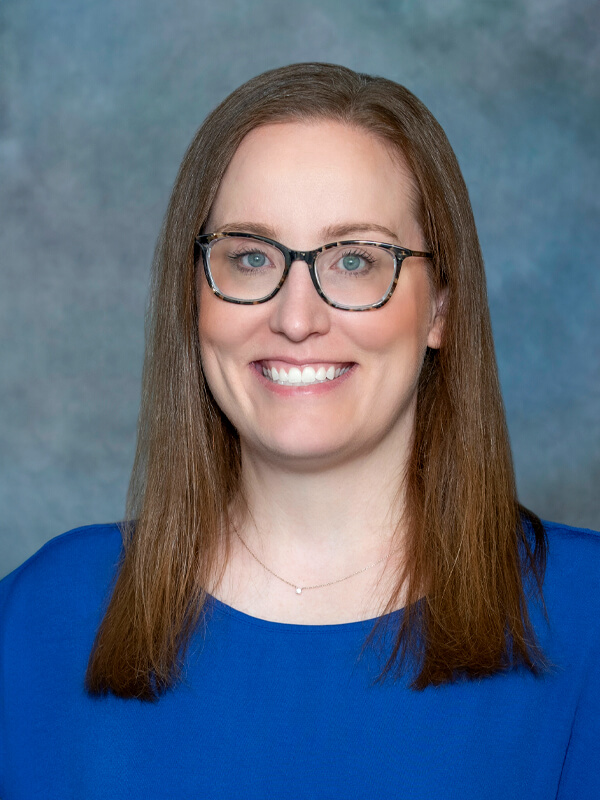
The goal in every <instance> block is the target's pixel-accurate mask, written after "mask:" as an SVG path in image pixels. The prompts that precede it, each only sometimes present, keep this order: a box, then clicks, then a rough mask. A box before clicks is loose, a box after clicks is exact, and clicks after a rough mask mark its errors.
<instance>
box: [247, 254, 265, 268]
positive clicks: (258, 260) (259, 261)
mask: <svg viewBox="0 0 600 800" xmlns="http://www.w3.org/2000/svg"><path fill="white" fill-rule="evenodd" d="M266 263H267V257H266V256H265V254H264V253H258V252H256V253H246V255H244V256H243V257H242V266H244V267H252V268H254V269H257V268H259V267H264V266H265V264H266Z"/></svg>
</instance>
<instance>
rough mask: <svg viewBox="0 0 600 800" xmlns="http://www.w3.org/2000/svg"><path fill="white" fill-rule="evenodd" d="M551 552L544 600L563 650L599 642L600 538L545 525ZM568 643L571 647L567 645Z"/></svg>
mask: <svg viewBox="0 0 600 800" xmlns="http://www.w3.org/2000/svg"><path fill="white" fill-rule="evenodd" d="M543 524H544V530H545V531H546V536H547V542H548V551H547V561H546V571H545V575H544V582H543V597H544V603H545V607H546V609H547V612H548V618H549V621H550V625H551V628H552V630H553V631H554V633H556V634H557V635H560V636H563V637H564V646H565V647H566V646H568V647H575V646H576V645H575V643H576V642H578V643H579V644H583V643H584V642H587V643H588V645H591V644H592V642H593V641H596V642H597V641H598V640H600V534H599V533H597V532H596V531H592V530H587V529H585V528H573V527H569V526H568V525H561V524H558V523H554V522H544V523H543ZM567 643H568V644H567Z"/></svg>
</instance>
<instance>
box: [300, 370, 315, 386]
mask: <svg viewBox="0 0 600 800" xmlns="http://www.w3.org/2000/svg"><path fill="white" fill-rule="evenodd" d="M316 378H317V373H316V372H315V371H314V369H313V367H304V369H303V370H302V383H314V382H315V380H316Z"/></svg>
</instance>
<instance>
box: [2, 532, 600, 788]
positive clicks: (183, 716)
mask: <svg viewBox="0 0 600 800" xmlns="http://www.w3.org/2000/svg"><path fill="white" fill-rule="evenodd" d="M546 527H547V532H548V536H549V545H550V549H549V560H548V568H547V573H546V580H545V585H544V594H545V599H546V604H547V610H548V614H549V620H550V624H549V625H547V624H546V623H545V622H544V621H543V616H542V614H541V612H540V611H539V609H537V608H533V609H532V615H533V621H534V624H535V626H536V629H537V632H538V635H539V638H540V640H541V644H542V646H543V647H544V649H545V653H546V655H547V657H548V658H549V659H550V661H551V662H552V663H553V665H554V666H553V669H552V671H551V673H550V674H548V675H546V676H545V677H543V678H535V677H534V676H532V675H531V674H529V673H527V672H526V671H512V672H508V673H504V674H500V675H496V676H494V677H492V678H487V679H484V680H480V681H473V682H469V681H463V682H460V683H456V684H453V685H449V686H443V687H440V688H428V689H426V690H425V691H422V692H415V691H413V690H411V689H409V688H408V686H407V682H406V681H400V682H396V683H393V682H391V681H389V682H386V683H384V684H383V685H372V679H373V678H374V677H375V676H376V675H377V673H378V668H379V666H380V662H379V661H378V659H377V656H376V653H375V651H372V650H369V651H366V653H365V654H364V655H363V657H362V658H361V659H358V655H359V652H360V649H361V645H362V644H363V641H364V639H365V637H366V635H367V634H368V632H369V631H370V629H371V627H372V622H354V623H347V624H342V625H290V624H283V623H276V622H267V621H265V620H261V619H256V618H254V617H250V616H248V615H246V614H243V613H241V612H239V611H236V610H235V609H233V608H230V607H228V606H226V605H224V604H223V603H221V602H219V601H217V600H215V599H212V600H211V601H210V604H211V614H210V615H209V618H208V624H207V632H206V635H205V636H204V637H203V636H202V635H201V634H200V633H199V634H198V635H197V637H196V639H194V641H193V645H192V648H191V650H190V654H189V658H188V662H187V667H186V674H185V679H184V682H183V683H182V684H180V685H179V686H178V687H177V688H176V689H174V690H172V691H170V692H168V693H167V694H166V695H165V696H163V697H162V698H161V699H160V700H159V701H158V702H157V703H154V704H151V703H142V702H140V701H138V700H121V699H117V698H115V697H113V696H108V697H105V698H101V699H98V698H90V697H88V696H87V695H86V694H85V692H84V688H83V678H84V672H85V668H86V663H87V659H88V656H89V652H90V648H91V646H92V642H93V640H94V635H95V632H96V628H97V626H98V623H99V621H100V617H101V607H102V605H103V602H104V601H105V598H106V595H107V591H108V587H109V585H110V582H111V579H112V578H113V575H114V571H115V565H116V563H117V561H118V558H119V554H120V550H121V539H120V534H119V531H118V529H117V528H116V526H114V525H97V526H92V527H88V528H81V529H79V530H75V531H72V532H70V533H67V534H64V535H63V536H60V537H58V538H56V539H54V540H53V541H51V542H49V543H48V544H47V545H45V546H44V547H43V548H42V549H41V550H40V551H39V552H38V553H37V554H36V555H34V556H33V557H32V558H30V559H29V561H27V562H26V563H25V564H23V565H22V566H21V567H20V568H19V569H17V570H15V571H14V572H13V573H12V574H11V575H9V576H8V577H7V578H5V579H4V580H3V581H2V582H1V583H0V796H1V797H2V798H3V800H17V799H18V800H21V798H27V800H31V799H32V798H37V797H39V798H44V800H51V798H60V799H61V800H67V798H85V799H86V800H93V799H94V798H103V800H106V798H110V799H111V800H116V799H117V798H144V799H145V800H147V799H148V798H186V799H187V798H203V800H207V799H210V798H219V800H233V799H234V798H245V800H248V799H251V798H277V800H285V798H293V800H300V798H302V799H304V798H311V800H322V799H325V798H332V799H333V798H335V800H338V799H339V798H343V799H344V800H349V798H361V800H365V798H369V799H370V798H406V799H407V800H408V799H409V798H410V800H421V799H425V798H426V799H427V800H432V798H435V799H436V800H437V799H438V798H442V799H444V800H445V799H446V798H460V800H470V799H471V798H473V800H475V798H476V799H477V800H486V799H488V798H490V799H491V798H502V800H506V798H511V800H512V798H525V797H526V798H527V800H538V799H539V800H542V798H544V800H547V799H549V798H562V799H563V800H567V799H569V800H592V798H593V800H598V798H600V566H599V565H600V536H598V534H594V533H593V532H591V531H584V530H577V529H574V528H566V527H563V526H559V525H553V524H547V526H546ZM397 613H398V614H399V613H401V612H397Z"/></svg>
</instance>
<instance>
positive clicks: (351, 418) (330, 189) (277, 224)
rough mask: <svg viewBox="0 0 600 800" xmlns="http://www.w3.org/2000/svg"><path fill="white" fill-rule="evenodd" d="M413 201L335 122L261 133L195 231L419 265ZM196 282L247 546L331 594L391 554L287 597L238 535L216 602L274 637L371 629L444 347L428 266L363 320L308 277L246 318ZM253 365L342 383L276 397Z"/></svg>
mask: <svg viewBox="0 0 600 800" xmlns="http://www.w3.org/2000/svg"><path fill="white" fill-rule="evenodd" d="M414 200H415V190H414V182H413V179H412V176H411V174H410V172H409V171H408V168H407V167H406V166H405V165H404V164H403V163H402V162H401V161H400V159H399V157H398V155H397V154H393V153H391V152H390V150H389V149H388V147H386V145H384V144H382V143H381V142H380V141H379V140H377V139H376V138H374V137H373V136H372V135H371V134H369V133H367V132H365V131H363V130H361V129H356V128H352V127H349V126H346V125H343V124H341V123H338V122H333V121H326V122H323V121H319V122H314V123H297V122H290V123H282V124H276V125H268V126H264V127H261V128H258V129H256V130H254V131H252V132H251V133H250V134H249V135H248V136H247V137H246V138H245V139H244V141H243V142H242V144H241V145H240V147H239V148H238V150H237V152H236V154H235V155H234V157H233V159H232V161H231V163H230V165H229V167H228V169H227V171H226V173H225V175H224V178H223V180H222V183H221V186H220V188H219V191H218V193H217V196H216V199H215V202H214V205H213V208H212V210H211V214H210V219H209V220H208V223H207V225H206V226H205V230H209V231H218V230H224V229H230V230H242V231H246V232H255V233H261V232H262V233H264V235H267V236H270V237H271V238H273V239H276V240H277V241H280V242H282V243H284V244H285V245H287V246H288V247H291V248H293V249H297V250H307V249H313V248H317V247H320V246H321V245H323V244H325V243H328V242H331V241H336V240H338V239H340V238H345V239H352V238H357V239H370V240H373V241H382V242H390V243H395V244H401V245H402V246H404V247H408V248H410V249H414V250H426V249H427V248H426V243H425V241H424V239H423V235H422V232H421V230H420V228H419V225H418V222H417V220H416V218H415V214H414V211H413V208H414V205H415V203H414ZM382 228H384V229H386V230H382ZM342 229H343V230H342ZM198 274H199V279H198V293H199V307H200V314H199V334H200V342H201V357H202V365H203V370H204V374H205V376H206V379H207V381H208V384H209V386H210V388H211V391H212V392H213V395H214V397H215V399H216V400H217V402H218V403H219V405H220V406H221V408H222V409H223V411H224V412H225V413H226V414H227V416H228V417H229V419H230V420H231V421H232V423H233V424H234V425H235V427H236V429H237V430H238V432H239V434H240V440H241V445H242V463H243V483H244V491H245V495H246V498H247V501H248V505H249V508H250V510H251V515H252V518H250V517H245V518H240V520H239V527H238V530H239V531H240V533H241V534H242V536H243V538H244V540H245V541H246V542H247V543H248V545H249V546H250V547H251V548H252V550H253V551H254V553H256V554H257V555H259V557H260V558H261V560H262V561H264V563H266V564H268V565H269V567H270V568H271V569H273V570H274V571H275V572H276V573H277V574H279V575H282V576H283V577H286V578H287V579H289V580H291V581H293V582H298V583H299V585H303V584H304V585H309V584H313V583H315V584H316V583H321V582H329V581H332V580H335V579H336V578H338V577H343V576H344V575H347V574H350V573H351V572H354V571H356V570H358V569H361V568H362V567H364V566H366V565H368V564H369V563H373V562H374V561H377V560H378V559H379V558H382V557H384V556H386V555H388V554H389V553H390V551H391V550H394V555H393V556H392V557H391V558H390V559H389V560H388V561H387V562H386V563H385V564H382V565H379V566H378V567H376V568H373V569H371V570H367V571H365V572H363V573H361V574H360V575H358V576H356V577H354V578H351V579H349V580H347V581H343V582H340V583H338V584H335V585H333V586H329V587H327V588H326V589H319V590H313V591H306V592H305V593H303V595H302V596H301V597H298V596H297V595H296V594H295V593H294V591H293V589H291V588H290V587H287V586H286V585H285V584H283V583H282V582H280V581H278V580H277V579H276V578H273V576H272V575H270V574H269V573H268V572H267V571H266V570H264V568H263V567H261V566H260V564H258V563H257V562H256V561H255V560H254V559H253V558H252V557H251V556H250V555H249V554H248V552H247V551H246V550H245V549H244V548H243V547H242V546H241V545H240V544H239V540H237V538H236V537H235V536H234V537H232V541H233V545H234V546H233V549H232V553H231V556H230V560H229V564H228V567H227V570H226V573H225V575H224V578H223V580H222V582H221V584H220V585H219V586H218V587H214V593H215V594H216V595H217V596H218V597H219V598H220V599H221V600H223V601H224V602H228V603H229V604H230V605H234V606H235V607H237V608H238V609H240V610H242V611H245V612H246V613H249V614H253V615H255V616H259V617H263V618H266V619H273V620H278V621H284V622H303V623H315V624H319V623H332V622H333V623H335V622H346V621H351V620H353V619H364V618H369V617H370V616H374V615H375V614H376V612H377V609H378V608H379V607H380V604H381V601H382V598H383V597H384V596H386V593H387V591H388V590H389V585H387V588H386V580H385V578H386V576H387V578H389V579H390V580H391V577H390V576H391V575H393V570H394V567H395V566H398V565H399V564H400V563H401V531H400V532H399V531H398V519H399V518H400V516H401V512H402V496H401V493H400V496H399V495H398V484H399V482H400V481H401V476H402V474H403V471H404V469H405V465H406V461H407V458H408V454H409V452H410V443H411V437H412V434H413V431H414V424H415V407H416V392H417V383H418V378H419V373H420V370H421V367H422V364H423V358H424V355H425V351H426V349H427V347H431V348H437V347H439V346H440V342H441V336H442V331H443V302H442V298H441V297H439V296H437V295H436V294H435V292H434V291H433V288H432V285H431V281H430V278H429V274H428V271H427V265H426V261H425V260H424V259H421V258H417V257H413V258H408V259H406V260H405V261H404V264H403V266H402V270H401V273H400V279H399V282H398V285H397V287H396V290H395V292H394V294H393V295H392V297H391V299H390V301H389V302H388V303H387V305H385V306H384V307H382V308H380V309H378V310H375V311H368V312H359V313H352V312H348V311H343V310H340V309H335V308H331V307H330V306H328V305H327V304H326V303H325V302H324V301H323V300H322V299H321V298H320V297H319V296H318V294H317V292H316V291H315V289H314V286H313V285H312V282H311V280H310V276H309V274H308V269H307V267H306V265H305V264H304V263H303V262H296V263H294V264H293V265H292V267H291V271H290V274H289V276H288V278H287V281H286V283H285V284H284V286H283V287H282V289H281V290H280V292H279V294H278V295H276V297H274V298H273V299H272V300H270V301H268V302H267V303H264V304H262V305H257V306H238V305H234V304H231V303H227V302H224V301H222V300H220V299H219V298H217V297H215V295H213V294H212V292H211V291H210V288H209V287H208V285H207V283H206V280H205V278H204V276H203V274H202V273H201V272H200V271H199V273H198ZM263 363H265V364H267V365H268V366H271V365H275V366H277V367H281V366H283V367H284V368H286V369H289V367H290V366H293V365H300V366H302V365H307V364H311V365H313V366H314V367H315V368H316V367H318V366H319V365H321V364H322V365H325V366H326V365H329V364H334V365H336V366H340V365H351V369H350V370H349V372H348V373H347V374H346V375H344V376H342V377H340V378H338V379H337V380H335V381H333V382H331V383H328V384H326V385H325V384H319V385H317V386H309V387H301V386H300V387H294V386H286V387H276V388H274V386H273V384H270V383H269V381H268V380H267V379H265V378H264V377H263V375H262V372H260V371H259V369H257V366H258V367H260V366H261V365H262V364H263Z"/></svg>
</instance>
